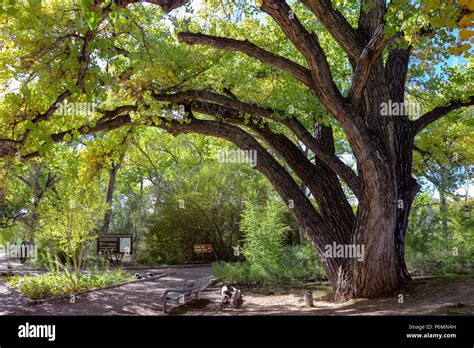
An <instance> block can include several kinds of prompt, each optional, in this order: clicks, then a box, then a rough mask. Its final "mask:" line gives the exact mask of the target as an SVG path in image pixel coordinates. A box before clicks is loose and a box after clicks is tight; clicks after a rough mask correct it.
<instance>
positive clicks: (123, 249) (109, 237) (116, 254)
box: [97, 234, 133, 265]
mask: <svg viewBox="0 0 474 348" xmlns="http://www.w3.org/2000/svg"><path fill="white" fill-rule="evenodd" d="M132 253H133V236H132V235H131V234H103V235H100V236H98V237H97V255H104V256H107V258H108V260H109V262H110V263H111V264H112V265H116V264H119V263H120V262H121V261H122V258H123V256H124V255H131V254H132Z"/></svg>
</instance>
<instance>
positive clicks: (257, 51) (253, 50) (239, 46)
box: [178, 32, 313, 87]
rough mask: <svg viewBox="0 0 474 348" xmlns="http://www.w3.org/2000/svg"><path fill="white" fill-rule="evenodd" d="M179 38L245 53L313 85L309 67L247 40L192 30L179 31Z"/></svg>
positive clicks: (197, 43) (189, 43)
mask: <svg viewBox="0 0 474 348" xmlns="http://www.w3.org/2000/svg"><path fill="white" fill-rule="evenodd" d="M178 40H179V42H183V43H186V44H188V45H207V46H212V47H216V48H220V49H224V50H228V51H236V52H241V53H244V54H246V55H248V56H249V57H252V58H255V59H257V60H259V61H261V62H262V63H265V64H268V65H272V66H275V67H277V68H279V69H281V70H283V71H286V72H287V73H288V74H290V75H292V76H294V77H296V78H297V79H298V80H300V81H301V82H303V83H304V84H305V85H306V86H309V87H312V85H313V81H312V80H311V74H310V71H309V70H308V69H307V68H305V67H303V66H301V65H299V64H297V63H295V62H293V61H291V60H289V59H287V58H284V57H281V56H279V55H276V54H274V53H271V52H268V51H266V50H264V49H263V48H260V47H258V46H257V45H255V44H253V43H251V42H249V41H247V40H244V41H242V40H235V39H229V38H225V37H218V36H211V35H206V34H201V33H190V32H181V33H179V34H178Z"/></svg>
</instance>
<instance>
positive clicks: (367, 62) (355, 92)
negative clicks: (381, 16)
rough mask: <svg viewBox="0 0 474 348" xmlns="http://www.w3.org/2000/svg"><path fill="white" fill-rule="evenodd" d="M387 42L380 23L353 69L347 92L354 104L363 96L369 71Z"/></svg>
mask: <svg viewBox="0 0 474 348" xmlns="http://www.w3.org/2000/svg"><path fill="white" fill-rule="evenodd" d="M387 42H388V39H387V38H386V37H385V33H384V25H383V24H380V25H379V26H378V27H377V29H376V30H375V32H374V35H373V36H372V38H371V39H370V41H369V43H368V44H367V46H366V47H365V48H364V50H363V51H362V53H361V55H360V57H359V58H358V59H357V64H356V68H355V70H354V75H353V77H352V84H351V88H350V92H349V93H350V95H351V98H352V100H353V101H354V104H355V105H357V104H359V102H360V100H361V98H362V96H363V93H364V89H365V86H366V85H367V80H368V79H369V75H370V72H371V71H372V67H373V65H374V63H375V62H376V61H377V59H378V58H379V57H380V55H381V54H382V51H383V49H384V47H385V44H386V43H387Z"/></svg>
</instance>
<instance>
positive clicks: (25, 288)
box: [6, 270, 135, 300]
mask: <svg viewBox="0 0 474 348" xmlns="http://www.w3.org/2000/svg"><path fill="white" fill-rule="evenodd" d="M133 279H135V278H134V277H133V276H132V275H130V274H126V273H123V272H122V271H121V270H116V271H113V272H101V273H85V274H81V275H80V276H78V277H77V276H76V275H74V274H70V273H68V272H48V273H44V274H38V275H25V276H12V277H7V278H6V282H7V284H8V285H10V286H11V287H13V288H16V289H18V290H20V291H21V292H22V293H24V294H25V295H26V296H28V297H30V298H32V299H34V300H38V299H43V298H48V297H55V296H61V295H68V294H73V293H76V292H80V291H86V290H91V289H96V288H101V287H105V286H110V285H114V284H119V283H125V282H129V281H131V280H133Z"/></svg>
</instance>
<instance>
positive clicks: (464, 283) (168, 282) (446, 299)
mask: <svg viewBox="0 0 474 348" xmlns="http://www.w3.org/2000/svg"><path fill="white" fill-rule="evenodd" d="M149 271H153V272H156V273H170V272H175V273H174V274H172V275H169V276H166V277H164V278H159V279H153V280H151V281H146V282H139V283H132V284H127V285H123V286H120V287H117V288H112V289H104V290H100V291H95V292H92V293H89V294H85V295H81V296H78V297H77V298H76V302H75V303H70V302H69V301H68V300H64V301H61V302H59V303H48V304H42V305H36V306H31V307H26V306H24V305H23V303H22V297H23V296H22V295H21V294H19V293H18V292H16V291H14V292H13V294H11V289H10V288H8V287H7V286H5V285H4V282H2V281H1V280H0V315H163V314H162V313H161V303H160V301H159V299H160V297H161V294H162V293H163V290H164V289H167V288H175V287H180V286H181V285H182V284H183V283H184V282H186V281H188V280H193V279H198V278H201V277H204V276H207V275H210V274H211V269H210V267H209V266H204V267H180V268H159V269H150V270H149ZM143 272H145V270H143ZM241 289H242V290H243V293H244V301H245V302H244V305H243V307H242V308H241V309H238V310H237V309H231V308H224V309H220V307H219V305H220V295H219V290H218V288H217V287H215V288H213V289H209V290H208V291H206V292H204V293H202V294H201V295H200V300H198V301H192V302H190V303H189V304H188V305H186V306H181V307H179V308H176V309H175V310H174V311H172V313H171V315H224V316H228V315H474V275H471V276H463V277H459V276H458V277H443V278H425V279H415V280H414V281H412V282H411V283H410V284H409V285H407V286H406V287H405V288H404V289H402V290H401V291H400V292H399V294H395V295H394V296H391V297H388V298H381V299H370V300H367V299H358V300H355V301H349V302H346V303H343V304H335V303H333V302H331V301H330V299H329V296H328V295H327V294H328V290H329V289H328V286H327V285H324V284H322V285H321V284H319V285H313V286H308V288H306V289H292V290H287V291H281V292H276V293H273V294H264V293H262V292H261V291H258V290H257V289H254V288H244V287H242V288H241ZM308 289H310V290H312V291H313V293H314V298H315V301H314V305H315V306H314V307H313V308H306V307H304V299H303V294H304V292H305V291H306V290H308ZM399 295H403V303H399V301H400V299H401V297H399Z"/></svg>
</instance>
